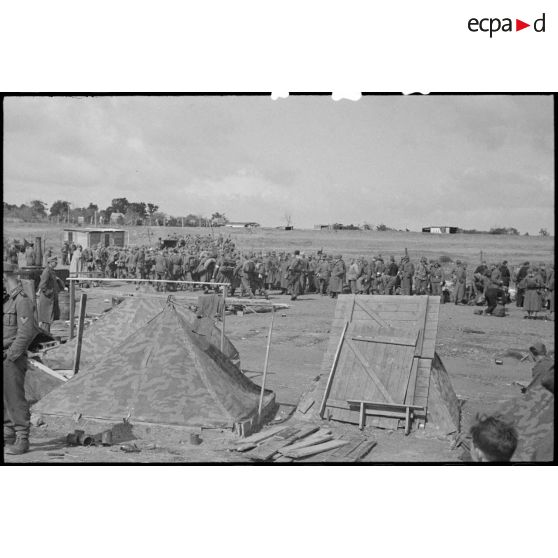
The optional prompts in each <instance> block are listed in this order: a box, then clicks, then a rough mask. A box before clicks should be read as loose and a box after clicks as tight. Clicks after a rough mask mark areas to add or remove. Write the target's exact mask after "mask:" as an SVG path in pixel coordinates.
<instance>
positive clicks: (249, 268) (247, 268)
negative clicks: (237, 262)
mask: <svg viewBox="0 0 558 558" xmlns="http://www.w3.org/2000/svg"><path fill="white" fill-rule="evenodd" d="M255 269H256V266H255V265H254V262H253V261H252V260H247V261H245V262H244V265H243V266H242V271H244V273H253V272H254V270H255Z"/></svg>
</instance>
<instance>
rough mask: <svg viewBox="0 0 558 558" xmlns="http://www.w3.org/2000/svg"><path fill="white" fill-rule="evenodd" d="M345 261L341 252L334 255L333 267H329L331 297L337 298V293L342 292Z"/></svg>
mask: <svg viewBox="0 0 558 558" xmlns="http://www.w3.org/2000/svg"><path fill="white" fill-rule="evenodd" d="M345 271H346V268H345V262H344V261H343V258H342V256H341V254H338V255H337V256H335V261H334V262H333V267H332V268H331V277H330V279H329V294H330V296H331V298H337V296H338V295H339V293H342V292H343V286H344V284H345Z"/></svg>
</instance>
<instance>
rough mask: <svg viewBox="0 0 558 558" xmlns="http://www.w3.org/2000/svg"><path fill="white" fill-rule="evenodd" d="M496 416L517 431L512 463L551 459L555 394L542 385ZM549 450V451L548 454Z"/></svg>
mask: <svg viewBox="0 0 558 558" xmlns="http://www.w3.org/2000/svg"><path fill="white" fill-rule="evenodd" d="M498 415H500V416H501V418H503V419H504V420H505V421H507V422H509V423H510V424H513V426H514V427H515V428H516V430H517V433H518V436H519V440H518V444H517V449H516V450H515V453H514V454H513V456H512V461H544V460H551V459H552V453H553V447H551V448H549V447H548V446H549V443H552V441H553V439H554V395H553V394H552V393H551V392H550V391H548V390H547V389H545V388H544V387H543V386H542V385H538V386H535V387H534V388H532V389H529V390H528V391H527V393H525V395H523V396H522V397H518V398H516V399H512V400H511V401H508V402H507V403H505V404H504V405H503V406H502V407H501V408H500V410H499V412H498ZM549 450H550V451H549Z"/></svg>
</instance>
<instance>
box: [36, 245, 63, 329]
mask: <svg viewBox="0 0 558 558" xmlns="http://www.w3.org/2000/svg"><path fill="white" fill-rule="evenodd" d="M57 264H58V259H57V258H56V256H51V257H50V258H49V259H48V262H47V266H46V267H45V268H44V270H43V273H42V274H41V280H40V282H39V304H38V319H39V327H40V328H42V329H44V330H45V331H47V332H49V333H50V326H51V324H52V322H54V321H55V320H59V319H60V306H59V305H58V293H59V292H60V291H63V290H64V288H65V287H64V282H63V281H62V279H60V277H58V275H56V273H55V272H54V269H55V267H56V266H57Z"/></svg>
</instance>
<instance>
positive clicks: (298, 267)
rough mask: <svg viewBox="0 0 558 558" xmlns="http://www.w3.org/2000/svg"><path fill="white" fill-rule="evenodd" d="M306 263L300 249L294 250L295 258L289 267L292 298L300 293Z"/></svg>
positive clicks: (294, 298)
mask: <svg viewBox="0 0 558 558" xmlns="http://www.w3.org/2000/svg"><path fill="white" fill-rule="evenodd" d="M304 269H305V264H304V262H303V260H302V258H301V257H300V250H295V251H294V258H293V259H292V260H291V262H290V263H289V267H288V268H287V274H288V282H289V290H290V293H291V300H296V298H297V297H298V295H299V294H300V290H301V286H302V282H301V281H302V280H301V277H302V275H303V273H304Z"/></svg>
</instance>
